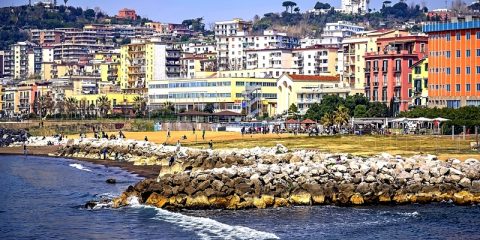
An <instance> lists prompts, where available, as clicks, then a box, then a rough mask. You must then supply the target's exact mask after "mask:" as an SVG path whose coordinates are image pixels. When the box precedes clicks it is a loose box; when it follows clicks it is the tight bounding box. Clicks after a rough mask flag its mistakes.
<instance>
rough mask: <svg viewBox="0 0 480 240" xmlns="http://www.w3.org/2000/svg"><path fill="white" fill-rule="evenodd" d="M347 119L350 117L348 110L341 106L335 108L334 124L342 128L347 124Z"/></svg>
mask: <svg viewBox="0 0 480 240" xmlns="http://www.w3.org/2000/svg"><path fill="white" fill-rule="evenodd" d="M349 119H350V115H349V114H348V108H346V107H345V106H343V105H340V106H339V107H338V108H337V111H335V114H334V122H335V124H338V125H339V126H342V125H344V124H346V123H348V120H349Z"/></svg>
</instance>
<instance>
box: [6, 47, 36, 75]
mask: <svg viewBox="0 0 480 240" xmlns="http://www.w3.org/2000/svg"><path fill="white" fill-rule="evenodd" d="M3 63H4V77H10V78H13V79H26V78H27V77H30V76H32V75H39V74H40V72H41V70H42V49H41V48H40V47H39V46H38V45H36V44H34V43H32V42H28V41H26V42H18V43H15V44H12V45H11V46H10V50H7V51H4V61H3Z"/></svg>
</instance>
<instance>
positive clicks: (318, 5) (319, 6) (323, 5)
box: [314, 2, 332, 10]
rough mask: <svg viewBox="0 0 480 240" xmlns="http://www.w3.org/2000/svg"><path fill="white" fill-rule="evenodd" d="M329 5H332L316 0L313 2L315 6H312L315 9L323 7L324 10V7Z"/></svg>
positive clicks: (327, 7) (326, 7) (328, 7)
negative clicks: (316, 0)
mask: <svg viewBox="0 0 480 240" xmlns="http://www.w3.org/2000/svg"><path fill="white" fill-rule="evenodd" d="M331 7H332V6H330V4H328V3H322V2H317V3H316V4H315V7H314V8H315V9H316V10H321V9H325V10H326V9H330V8H331Z"/></svg>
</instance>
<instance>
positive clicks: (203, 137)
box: [202, 128, 205, 140]
mask: <svg viewBox="0 0 480 240" xmlns="http://www.w3.org/2000/svg"><path fill="white" fill-rule="evenodd" d="M202 139H203V140H205V128H204V129H203V130H202Z"/></svg>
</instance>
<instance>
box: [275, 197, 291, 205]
mask: <svg viewBox="0 0 480 240" xmlns="http://www.w3.org/2000/svg"><path fill="white" fill-rule="evenodd" d="M288 206H290V203H289V202H288V201H287V199H285V198H281V197H276V198H275V202H274V204H273V207H275V208H278V207H288Z"/></svg>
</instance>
